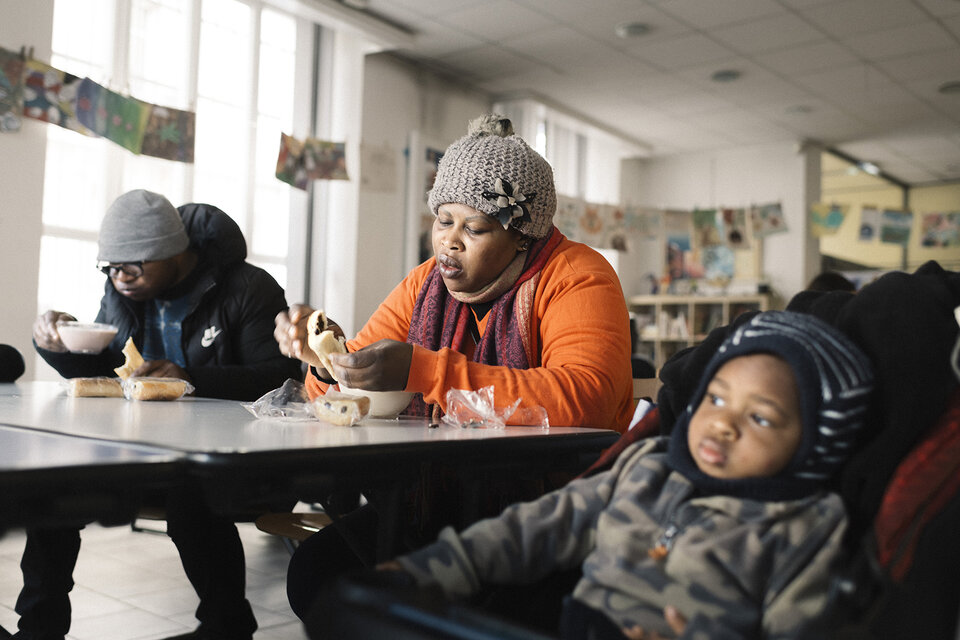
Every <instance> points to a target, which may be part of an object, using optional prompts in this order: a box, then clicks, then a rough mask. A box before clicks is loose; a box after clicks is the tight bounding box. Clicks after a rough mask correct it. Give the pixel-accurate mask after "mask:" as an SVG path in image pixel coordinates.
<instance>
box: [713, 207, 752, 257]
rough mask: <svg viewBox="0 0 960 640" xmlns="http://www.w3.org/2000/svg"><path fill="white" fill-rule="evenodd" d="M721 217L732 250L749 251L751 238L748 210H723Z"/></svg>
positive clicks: (727, 242)
mask: <svg viewBox="0 0 960 640" xmlns="http://www.w3.org/2000/svg"><path fill="white" fill-rule="evenodd" d="M720 216H721V219H722V220H723V230H724V233H725V234H726V244H727V246H728V247H730V248H731V249H739V250H746V249H749V248H750V236H749V232H748V229H747V211H746V209H743V208H740V209H721V210H720Z"/></svg>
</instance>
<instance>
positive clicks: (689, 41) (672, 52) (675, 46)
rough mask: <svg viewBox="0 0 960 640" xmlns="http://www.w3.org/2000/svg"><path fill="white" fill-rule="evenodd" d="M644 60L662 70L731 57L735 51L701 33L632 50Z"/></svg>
mask: <svg viewBox="0 0 960 640" xmlns="http://www.w3.org/2000/svg"><path fill="white" fill-rule="evenodd" d="M631 53H632V54H633V55H635V56H636V57H638V58H640V59H641V60H643V61H644V62H647V63H649V64H651V65H654V66H656V67H658V68H660V69H662V70H665V71H666V70H675V69H682V68H684V67H690V66H694V65H699V64H703V63H705V62H709V61H711V60H717V59H722V58H729V57H731V56H733V55H734V54H733V52H732V51H730V50H729V49H727V48H726V47H724V46H721V45H719V44H717V43H716V42H714V41H713V40H712V39H710V38H708V37H707V36H704V35H701V34H692V35H685V36H680V37H679V38H676V39H673V40H669V41H665V42H657V43H653V44H649V45H646V46H641V47H638V48H636V49H633V50H632V51H631Z"/></svg>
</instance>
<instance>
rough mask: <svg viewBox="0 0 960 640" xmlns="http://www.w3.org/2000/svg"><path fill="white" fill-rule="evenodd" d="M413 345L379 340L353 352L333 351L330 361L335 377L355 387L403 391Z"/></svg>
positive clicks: (408, 371)
mask: <svg viewBox="0 0 960 640" xmlns="http://www.w3.org/2000/svg"><path fill="white" fill-rule="evenodd" d="M411 360H413V345H412V344H408V343H406V342H398V341H397V340H379V341H377V342H374V343H373V344H371V345H369V346H367V347H364V348H363V349H360V350H359V351H354V352H353V353H334V354H331V355H330V364H331V365H332V366H333V371H331V372H330V373H333V374H334V376H336V378H337V380H339V381H340V382H342V383H344V384H345V385H347V386H348V387H352V388H354V389H366V390H368V391H402V390H404V389H405V388H406V387H407V378H408V377H409V375H410V361H411Z"/></svg>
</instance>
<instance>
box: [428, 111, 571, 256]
mask: <svg viewBox="0 0 960 640" xmlns="http://www.w3.org/2000/svg"><path fill="white" fill-rule="evenodd" d="M427 202H428V204H429V205H430V210H431V211H433V214H434V215H436V214H437V209H438V208H439V207H440V205H442V204H446V203H448V202H456V203H459V204H465V205H468V206H471V207H473V208H474V209H476V210H477V211H482V212H483V213H487V214H490V215H492V216H494V217H496V218H497V219H498V220H499V221H500V223H501V224H502V225H503V227H504V229H506V228H507V227H508V226H512V227H515V228H516V229H518V230H519V231H520V232H521V233H523V234H524V235H526V236H530V237H531V238H544V237H546V236H547V235H549V234H550V230H551V229H552V228H553V214H554V213H555V212H556V210H557V192H556V189H555V187H554V184H553V168H552V167H551V166H550V164H549V163H548V162H547V161H546V160H544V159H543V157H541V156H540V154H539V153H537V152H536V151H534V150H533V149H531V148H530V147H529V146H528V145H527V143H526V142H524V141H523V139H522V138H520V137H519V136H517V135H516V134H514V132H513V125H512V124H511V123H510V120H508V119H507V118H504V117H502V116H498V115H486V116H481V117H480V118H477V119H476V120H474V121H472V122H471V123H470V127H469V133H467V135H465V136H464V137H462V138H460V139H459V140H457V141H456V142H454V143H453V144H452V145H450V146H449V147H448V148H447V150H446V152H444V154H443V157H442V158H441V159H440V166H439V167H438V169H437V177H436V180H434V183H433V189H431V190H430V193H429V196H428V199H427Z"/></svg>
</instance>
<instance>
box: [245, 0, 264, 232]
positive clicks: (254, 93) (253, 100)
mask: <svg viewBox="0 0 960 640" xmlns="http://www.w3.org/2000/svg"><path fill="white" fill-rule="evenodd" d="M251 7H252V9H253V19H252V20H251V21H250V30H251V33H250V39H249V42H250V49H251V51H250V70H251V76H250V93H249V94H248V96H247V123H248V126H247V181H246V182H247V193H246V202H247V211H246V216H245V218H244V225H243V237H244V238H246V240H247V250H248V251H250V250H251V249H252V247H253V228H254V225H253V216H254V205H255V202H256V197H255V194H256V188H257V163H256V157H255V156H256V144H257V136H256V132H257V126H258V123H259V119H260V108H259V102H258V96H259V94H260V33H261V29H260V18H261V14H262V12H263V4H262V3H260V2H252V3H251Z"/></svg>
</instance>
